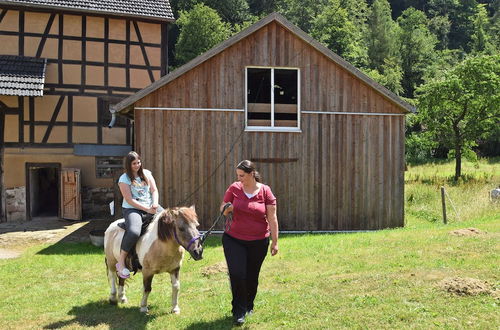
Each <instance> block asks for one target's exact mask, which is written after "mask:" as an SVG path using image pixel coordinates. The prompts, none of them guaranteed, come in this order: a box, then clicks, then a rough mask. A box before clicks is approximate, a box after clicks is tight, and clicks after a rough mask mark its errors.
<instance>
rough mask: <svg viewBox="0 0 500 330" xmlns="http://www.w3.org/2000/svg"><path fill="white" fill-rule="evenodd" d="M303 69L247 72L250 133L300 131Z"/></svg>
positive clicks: (248, 125) (247, 114)
mask: <svg viewBox="0 0 500 330" xmlns="http://www.w3.org/2000/svg"><path fill="white" fill-rule="evenodd" d="M299 80H300V79H299V70H298V69H289V68H286V69H285V68H256V67H249V68H247V69H246V90H247V95H246V130H250V131H300V116H299V99H300V94H299V90H300V88H299Z"/></svg>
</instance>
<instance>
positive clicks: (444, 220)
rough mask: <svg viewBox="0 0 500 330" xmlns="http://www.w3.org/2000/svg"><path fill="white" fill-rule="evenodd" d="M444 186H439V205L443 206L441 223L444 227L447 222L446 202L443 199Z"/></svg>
mask: <svg viewBox="0 0 500 330" xmlns="http://www.w3.org/2000/svg"><path fill="white" fill-rule="evenodd" d="M444 197H445V196H444V186H441V204H442V206H443V223H444V224H445V225H446V224H447V223H448V220H447V219H446V200H445V198H444Z"/></svg>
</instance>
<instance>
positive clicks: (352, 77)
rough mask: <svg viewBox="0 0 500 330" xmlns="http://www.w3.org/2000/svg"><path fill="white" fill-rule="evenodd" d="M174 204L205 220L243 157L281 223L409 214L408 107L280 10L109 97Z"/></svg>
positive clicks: (335, 223)
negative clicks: (272, 197)
mask: <svg viewBox="0 0 500 330" xmlns="http://www.w3.org/2000/svg"><path fill="white" fill-rule="evenodd" d="M111 111H115V112H118V113H121V114H123V115H129V116H130V117H133V118H134V119H135V121H134V125H135V145H136V149H137V150H138V151H139V152H140V153H141V155H142V156H143V158H144V162H145V163H146V164H148V167H149V168H151V169H152V170H153V171H154V173H155V176H156V179H157V181H158V186H159V187H160V196H161V199H162V203H163V204H164V205H166V206H172V205H178V204H179V203H181V204H191V203H194V204H195V205H196V208H197V212H198V214H199V215H200V218H201V225H202V228H205V229H206V228H208V227H209V226H210V224H211V221H212V219H214V217H215V215H217V213H218V212H219V211H218V209H219V205H220V203H221V200H222V196H223V194H224V191H225V189H226V187H227V186H228V185H229V184H230V183H231V182H233V181H234V180H235V166H236V164H237V163H238V162H239V161H240V160H242V159H250V160H253V161H254V162H256V163H257V166H258V168H259V169H260V172H261V173H262V175H263V177H264V182H266V183H268V184H270V186H271V188H272V189H273V192H274V193H275V194H276V196H277V198H278V219H279V222H280V227H281V229H284V230H315V231H317V230H367V229H380V228H387V227H398V226H403V225H404V220H403V218H404V216H403V201H404V198H403V192H404V180H403V173H404V120H405V114H406V113H408V112H410V111H412V107H411V106H410V105H408V104H407V103H405V102H404V101H403V100H401V99H400V98H399V97H398V96H396V95H395V94H393V93H392V92H390V91H389V90H387V89H386V88H384V87H383V86H381V85H379V84H377V83H376V82H374V81H373V80H371V79H370V78H368V77H367V76H366V75H364V74H363V73H362V72H360V71H359V70H357V69H356V68H355V67H353V66H352V65H351V64H349V63H348V62H346V61H345V60H343V59H342V58H340V57H339V56H338V55H336V54H334V53H333V52H331V51H330V50H328V49H327V48H326V47H324V46H323V45H321V44H320V43H318V42H317V41H315V40H313V39H312V38H311V37H310V36H308V35H307V34H306V33H304V32H303V31H301V30H300V29H299V28H297V27H296V26H294V25H292V24H291V23H289V22H288V21H287V20H286V19H285V18H283V17H282V16H281V15H279V14H271V15H270V16H268V17H266V18H264V19H262V20H261V21H259V22H257V23H255V24H254V25H252V26H251V27H249V28H247V29H246V30H243V31H242V32H240V33H239V34H237V35H235V36H233V37H231V38H230V39H228V40H227V41H225V42H223V43H221V44H220V45H218V46H216V47H215V48H213V49H211V50H209V51H208V52H206V53H205V54H202V55H200V56H199V57H197V58H195V59H193V60H192V61H191V62H189V63H187V64H186V65H184V66H183V67H180V68H179V69H177V70H175V71H173V72H171V73H169V74H168V75H166V76H164V77H162V78H161V79H160V80H158V81H156V82H154V83H153V84H151V85H150V86H148V87H146V88H144V89H143V90H141V91H139V92H138V93H136V94H135V95H132V96H130V97H128V98H127V99H125V100H123V101H121V102H120V103H118V104H116V105H115V106H114V107H112V109H111Z"/></svg>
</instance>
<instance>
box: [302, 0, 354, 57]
mask: <svg viewBox="0 0 500 330" xmlns="http://www.w3.org/2000/svg"><path fill="white" fill-rule="evenodd" d="M355 32H356V29H355V27H354V24H353V23H352V22H351V21H350V20H349V17H348V13H347V10H346V9H344V8H342V7H341V6H340V0H329V2H328V4H327V6H326V7H325V9H324V10H323V12H322V13H321V14H319V15H318V16H316V18H315V19H314V20H313V24H312V27H311V36H312V37H314V38H315V39H316V40H318V41H319V42H321V43H323V44H325V45H326V46H327V47H328V48H329V49H331V50H332V51H334V52H335V53H337V54H338V55H340V56H342V57H344V58H345V59H347V60H348V61H350V62H356V60H357V59H356V49H357V48H359V45H356V44H354V43H353V42H354V41H355Z"/></svg>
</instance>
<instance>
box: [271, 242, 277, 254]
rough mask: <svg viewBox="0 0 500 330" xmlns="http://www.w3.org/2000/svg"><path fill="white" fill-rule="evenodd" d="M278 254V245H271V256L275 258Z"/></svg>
mask: <svg viewBox="0 0 500 330" xmlns="http://www.w3.org/2000/svg"><path fill="white" fill-rule="evenodd" d="M276 254H278V243H274V242H273V243H271V255H272V256H275V255H276Z"/></svg>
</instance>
